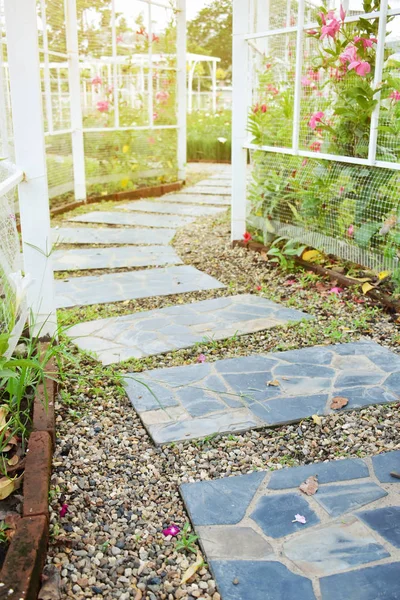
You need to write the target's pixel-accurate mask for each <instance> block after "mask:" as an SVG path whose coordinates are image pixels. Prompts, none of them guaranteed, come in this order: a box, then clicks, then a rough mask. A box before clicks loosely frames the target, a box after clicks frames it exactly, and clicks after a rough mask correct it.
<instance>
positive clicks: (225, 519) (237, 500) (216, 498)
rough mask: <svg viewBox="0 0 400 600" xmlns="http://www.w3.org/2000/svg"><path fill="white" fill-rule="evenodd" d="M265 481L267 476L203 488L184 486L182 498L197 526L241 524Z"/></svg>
mask: <svg viewBox="0 0 400 600" xmlns="http://www.w3.org/2000/svg"><path fill="white" fill-rule="evenodd" d="M264 479H265V473H262V472H259V473H250V474H249V475H243V478H242V477H240V478H239V477H226V478H224V479H218V480H214V481H203V482H202V485H201V486H193V485H192V484H190V483H183V484H182V485H181V488H180V489H181V494H182V496H183V499H184V501H185V503H186V506H187V507H188V508H189V514H190V518H191V520H192V522H193V523H195V524H196V525H232V524H235V523H239V521H241V520H242V519H243V517H244V515H245V513H246V510H247V508H248V506H249V504H250V502H251V501H252V499H253V496H254V494H255V493H256V491H257V490H258V488H259V486H260V484H261V483H262V481H263V480H264Z"/></svg>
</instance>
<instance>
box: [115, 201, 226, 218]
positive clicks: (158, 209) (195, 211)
mask: <svg viewBox="0 0 400 600" xmlns="http://www.w3.org/2000/svg"><path fill="white" fill-rule="evenodd" d="M120 208H124V209H125V210H132V211H136V212H150V213H164V214H170V215H185V216H191V217H208V216H210V215H217V214H218V213H221V212H224V210H226V209H225V208H219V207H217V206H197V205H192V206H191V205H188V206H186V205H185V204H174V203H173V202H160V201H158V202H154V201H152V200H139V201H136V202H129V203H128V204H122V206H121V207H120Z"/></svg>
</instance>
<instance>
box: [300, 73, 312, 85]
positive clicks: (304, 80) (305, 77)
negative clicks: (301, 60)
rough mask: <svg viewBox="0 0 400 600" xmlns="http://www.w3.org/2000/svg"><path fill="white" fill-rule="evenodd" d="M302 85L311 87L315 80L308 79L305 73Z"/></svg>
mask: <svg viewBox="0 0 400 600" xmlns="http://www.w3.org/2000/svg"><path fill="white" fill-rule="evenodd" d="M301 85H302V86H304V87H311V86H312V85H313V82H312V81H311V79H308V77H307V76H306V75H303V77H302V78H301Z"/></svg>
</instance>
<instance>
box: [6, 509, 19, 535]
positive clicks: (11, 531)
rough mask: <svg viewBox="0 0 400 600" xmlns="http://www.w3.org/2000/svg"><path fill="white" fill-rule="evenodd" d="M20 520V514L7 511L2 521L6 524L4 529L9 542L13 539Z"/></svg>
mask: <svg viewBox="0 0 400 600" xmlns="http://www.w3.org/2000/svg"><path fill="white" fill-rule="evenodd" d="M20 520H21V515H19V514H18V513H9V514H8V515H7V516H6V518H5V519H4V523H5V524H6V525H7V526H8V529H6V531H5V534H6V538H7V540H8V541H9V542H10V541H11V540H12V539H13V537H14V535H15V531H16V529H17V525H18V522H19V521H20Z"/></svg>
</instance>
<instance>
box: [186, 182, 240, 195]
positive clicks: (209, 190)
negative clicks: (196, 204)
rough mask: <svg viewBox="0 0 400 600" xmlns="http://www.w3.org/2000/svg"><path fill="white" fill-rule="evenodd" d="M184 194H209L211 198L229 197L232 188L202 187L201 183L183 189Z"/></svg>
mask: <svg viewBox="0 0 400 600" xmlns="http://www.w3.org/2000/svg"><path fill="white" fill-rule="evenodd" d="M178 193H182V194H200V195H202V194H208V195H210V196H228V195H229V194H230V193H231V187H220V186H217V185H216V186H213V187H209V186H204V187H203V186H202V185H201V183H200V184H198V185H194V186H193V187H187V188H183V190H182V192H178Z"/></svg>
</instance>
